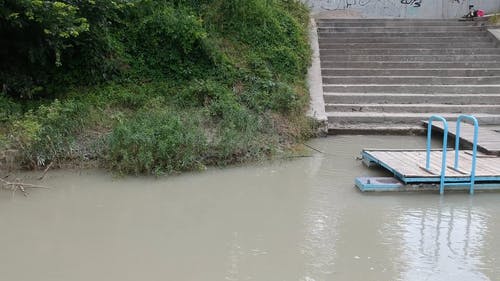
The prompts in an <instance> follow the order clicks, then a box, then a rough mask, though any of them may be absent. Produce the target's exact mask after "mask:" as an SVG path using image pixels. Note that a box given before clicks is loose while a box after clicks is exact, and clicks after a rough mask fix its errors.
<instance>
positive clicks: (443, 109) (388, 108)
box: [326, 103, 500, 114]
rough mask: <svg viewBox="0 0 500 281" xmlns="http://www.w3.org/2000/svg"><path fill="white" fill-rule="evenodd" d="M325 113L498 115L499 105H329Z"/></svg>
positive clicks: (499, 111)
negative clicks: (472, 113) (471, 113)
mask: <svg viewBox="0 0 500 281" xmlns="http://www.w3.org/2000/svg"><path fill="white" fill-rule="evenodd" d="M326 111H327V112H388V113H391V112H392V113H405V112H406V113H408V112H409V113H432V112H440V114H443V113H470V112H475V113H488V114H500V104H496V105H491V104H464V105H456V104H430V103H414V104H384V103H354V104H345V103H330V104H326Z"/></svg>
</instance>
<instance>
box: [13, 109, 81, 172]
mask: <svg viewBox="0 0 500 281" xmlns="http://www.w3.org/2000/svg"><path fill="white" fill-rule="evenodd" d="M88 113H89V109H88V106H87V105H85V104H82V103H79V102H75V101H71V100H69V101H65V102H60V101H59V100H55V101H54V102H53V103H51V104H50V105H42V106H40V107H39V108H38V109H37V110H36V111H32V110H30V111H28V112H27V113H26V114H25V115H24V118H23V119H20V120H17V121H15V122H13V125H12V127H13V130H12V135H11V138H12V139H13V143H14V144H15V145H16V146H18V148H20V149H21V151H22V153H23V159H24V163H22V164H23V165H26V166H30V167H37V166H45V165H47V164H49V163H50V162H61V161H64V160H66V159H67V158H72V157H74V152H75V151H74V150H75V146H74V141H75V138H76V135H77V133H78V132H80V131H81V129H82V127H83V126H84V124H85V120H86V119H87V117H88Z"/></svg>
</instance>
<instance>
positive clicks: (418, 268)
mask: <svg viewBox="0 0 500 281" xmlns="http://www.w3.org/2000/svg"><path fill="white" fill-rule="evenodd" d="M311 144H312V145H313V146H314V147H316V148H318V149H320V150H322V151H324V152H326V154H320V153H316V154H314V155H313V157H309V158H299V159H297V160H294V161H290V162H279V163H273V164H266V165H258V166H252V167H241V168H240V167H238V168H230V169H224V170H218V169H212V170H209V171H207V172H204V173H198V174H189V175H182V176H176V177H170V178H162V179H152V178H126V179H113V178H112V177H111V176H110V175H109V174H106V173H104V172H98V171H85V172H82V173H78V172H55V171H52V172H50V173H49V175H48V177H47V178H46V179H45V180H44V184H45V185H50V186H53V187H54V188H53V189H50V190H33V191H31V196H30V197H29V198H25V197H23V196H22V195H20V194H17V195H16V196H15V197H12V196H11V193H10V192H7V191H2V192H0V280H9V281H11V280H12V281H25V280H26V281H27V280H30V281H32V280H37V281H73V280H82V281H83V280H84V281H89V280H105V281H127V280H130V281H137V280H148V281H153V280H176V281H177V280H202V281H205V280H206V281H212V280H213V281H222V280H262V281H274V280H283V281H289V280H290V281H291V280H304V281H313V280H316V281H319V280H363V281H365V280H453V281H458V280H467V281H473V280H499V279H500V261H499V260H498V259H500V254H499V253H500V193H499V194H494V193H493V194H491V193H489V194H476V195H474V196H473V197H471V196H469V195H467V194H463V193H458V194H445V196H444V197H440V196H439V195H437V194H415V193H413V194H401V193H400V194H394V193H386V194H362V193H360V192H359V191H357V189H355V188H354V186H353V182H354V178H355V177H356V176H361V175H381V174H383V173H382V172H381V171H377V170H373V169H367V168H364V167H363V166H362V164H361V163H360V162H359V161H357V160H356V159H355V157H356V156H358V155H359V151H360V150H361V149H362V148H364V147H377V148H404V147H407V148H408V147H411V148H414V147H423V146H424V145H425V139H424V138H421V137H386V136H385V137H366V136H365V137H358V136H341V137H331V138H328V139H319V140H315V141H313V142H312V143H311ZM24 176H27V175H24Z"/></svg>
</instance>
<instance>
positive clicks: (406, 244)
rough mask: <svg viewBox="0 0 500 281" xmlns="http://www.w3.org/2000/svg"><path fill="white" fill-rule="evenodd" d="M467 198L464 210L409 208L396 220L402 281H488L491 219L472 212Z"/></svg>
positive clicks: (440, 207)
mask: <svg viewBox="0 0 500 281" xmlns="http://www.w3.org/2000/svg"><path fill="white" fill-rule="evenodd" d="M466 197H468V196H466V195H465V196H464V198H463V199H464V200H463V203H464V204H463V205H462V206H459V207H457V206H447V205H445V204H443V202H442V200H441V201H440V203H439V205H438V206H437V208H420V209H415V208H410V209H407V210H402V213H401V215H400V216H399V217H396V218H395V220H396V223H397V226H398V227H399V228H400V230H399V232H397V233H398V235H400V238H401V241H400V247H401V248H402V250H403V251H402V253H401V257H400V258H401V261H402V262H403V263H406V264H405V265H404V267H405V268H404V270H403V272H402V273H401V277H400V279H401V280H489V278H488V277H487V276H486V275H485V274H484V273H482V272H481V265H482V261H481V258H482V256H481V252H482V249H483V247H485V246H487V245H485V243H484V239H485V236H484V234H485V233H486V232H487V231H488V229H487V228H488V215H486V214H485V213H483V212H482V211H481V209H480V208H473V206H472V204H471V203H470V202H469V200H467V198H466Z"/></svg>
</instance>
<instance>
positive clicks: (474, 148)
mask: <svg viewBox="0 0 500 281" xmlns="http://www.w3.org/2000/svg"><path fill="white" fill-rule="evenodd" d="M464 119H469V120H471V121H472V122H473V123H474V141H473V144H472V167H471V172H470V178H469V181H468V182H464V183H455V182H446V154H447V153H446V152H447V147H448V122H447V121H446V119H445V118H444V117H442V116H439V115H433V116H431V117H430V118H429V123H428V125H427V156H426V160H425V169H426V170H427V171H428V172H431V171H430V159H431V138H432V121H434V120H437V121H441V122H443V151H442V160H441V176H440V183H439V194H444V187H445V186H449V185H453V186H460V185H468V186H470V189H469V193H470V194H474V182H475V180H476V158H477V139H478V133H479V124H478V122H477V119H476V117H474V116H472V115H459V116H458V118H457V127H456V133H455V163H454V165H453V169H454V170H457V171H459V165H458V164H459V147H460V125H461V123H462V121H463V120H464Z"/></svg>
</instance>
